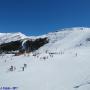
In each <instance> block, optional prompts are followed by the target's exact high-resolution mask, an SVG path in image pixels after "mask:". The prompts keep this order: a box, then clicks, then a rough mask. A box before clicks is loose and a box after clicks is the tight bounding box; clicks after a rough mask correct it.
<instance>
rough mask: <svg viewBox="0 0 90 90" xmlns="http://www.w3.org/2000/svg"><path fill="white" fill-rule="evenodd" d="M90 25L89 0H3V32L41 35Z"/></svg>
mask: <svg viewBox="0 0 90 90" xmlns="http://www.w3.org/2000/svg"><path fill="white" fill-rule="evenodd" d="M69 27H90V0H0V32H22V33H25V34H27V35H41V34H44V33H47V32H52V31H56V30H57V29H60V28H69Z"/></svg>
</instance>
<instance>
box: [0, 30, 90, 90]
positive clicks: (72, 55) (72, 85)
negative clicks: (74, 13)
mask: <svg viewBox="0 0 90 90" xmlns="http://www.w3.org/2000/svg"><path fill="white" fill-rule="evenodd" d="M1 36H2V34H1V35H0V37H1ZM39 37H48V38H49V43H48V44H46V45H44V46H43V47H41V48H40V49H39V50H37V51H35V52H33V53H30V54H29V55H28V54H25V55H21V56H13V55H1V56H0V87H10V88H12V87H18V88H17V90H90V60H89V59H90V41H89V40H90V39H89V38H90V28H68V29H64V30H62V31H58V32H52V33H49V34H46V35H42V36H38V37H34V38H39ZM16 38H17V37H16ZM3 40H4V39H3V36H2V40H1V41H0V42H2V41H3ZM7 40H8V41H9V38H8V39H7ZM24 64H27V68H25V71H22V67H23V65H24ZM11 65H13V66H15V67H16V70H15V71H13V72H10V71H8V69H9V68H10V66H11Z"/></svg>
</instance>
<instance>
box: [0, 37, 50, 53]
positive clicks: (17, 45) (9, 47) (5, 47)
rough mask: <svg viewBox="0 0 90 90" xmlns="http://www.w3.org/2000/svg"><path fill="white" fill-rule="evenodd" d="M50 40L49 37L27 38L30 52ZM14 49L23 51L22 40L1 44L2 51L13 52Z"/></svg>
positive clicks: (0, 51)
mask: <svg viewBox="0 0 90 90" xmlns="http://www.w3.org/2000/svg"><path fill="white" fill-rule="evenodd" d="M48 42H49V40H48V38H38V39H36V40H34V41H32V40H27V41H26V44H27V45H28V48H29V50H30V52H32V51H35V50H37V49H39V48H40V47H41V46H43V45H44V44H46V43H48ZM13 51H22V40H18V41H12V42H9V43H4V44H1V45H0V53H3V52H4V53H12V52H13Z"/></svg>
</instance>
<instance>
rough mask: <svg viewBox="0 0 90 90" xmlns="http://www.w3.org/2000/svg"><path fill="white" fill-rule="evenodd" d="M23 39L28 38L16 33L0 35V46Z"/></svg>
mask: <svg viewBox="0 0 90 90" xmlns="http://www.w3.org/2000/svg"><path fill="white" fill-rule="evenodd" d="M24 38H28V37H27V36H25V35H24V34H22V33H20V32H18V33H0V44H2V43H7V42H11V41H17V40H21V39H24Z"/></svg>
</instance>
